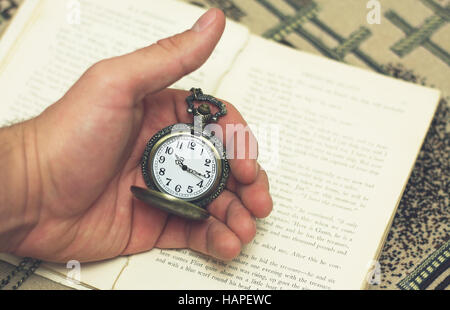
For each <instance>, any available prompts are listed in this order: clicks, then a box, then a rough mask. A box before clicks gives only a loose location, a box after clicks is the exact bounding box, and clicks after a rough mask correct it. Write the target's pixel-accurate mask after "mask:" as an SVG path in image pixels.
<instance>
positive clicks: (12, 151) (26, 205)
mask: <svg viewBox="0 0 450 310" xmlns="http://www.w3.org/2000/svg"><path fill="white" fill-rule="evenodd" d="M34 123H35V120H30V121H27V122H23V123H19V124H16V125H13V126H11V127H7V128H1V129H0V171H2V173H1V178H0V252H9V253H12V252H14V251H15V249H16V248H17V247H19V245H20V244H21V242H22V241H23V240H24V239H25V238H26V237H27V235H28V233H29V232H30V231H31V230H32V229H33V228H34V227H35V225H36V224H37V222H38V219H39V208H40V205H39V200H40V198H39V197H40V187H41V182H40V173H39V165H38V156H37V152H36V143H35V142H36V139H35V136H36V130H35V127H34Z"/></svg>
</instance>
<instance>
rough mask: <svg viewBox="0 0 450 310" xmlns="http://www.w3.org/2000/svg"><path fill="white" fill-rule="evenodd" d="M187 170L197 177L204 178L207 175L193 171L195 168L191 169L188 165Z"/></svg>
mask: <svg viewBox="0 0 450 310" xmlns="http://www.w3.org/2000/svg"><path fill="white" fill-rule="evenodd" d="M187 172H189V173H192V174H194V175H196V176H198V177H202V178H206V177H207V176H206V175H204V174H201V173H200V172H197V171H195V170H193V169H191V168H189V167H188V168H187Z"/></svg>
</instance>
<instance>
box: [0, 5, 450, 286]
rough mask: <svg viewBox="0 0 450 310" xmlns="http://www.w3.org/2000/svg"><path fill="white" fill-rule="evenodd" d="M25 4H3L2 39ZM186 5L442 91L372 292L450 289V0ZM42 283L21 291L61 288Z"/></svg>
mask: <svg viewBox="0 0 450 310" xmlns="http://www.w3.org/2000/svg"><path fill="white" fill-rule="evenodd" d="M21 1H22V0H0V11H1V15H0V33H1V31H2V30H3V29H4V28H5V27H6V26H7V23H8V20H9V19H10V18H11V16H12V15H13V14H14V12H15V10H16V8H17V6H18V5H19V4H20V2H21ZM148 1H152V0H148ZM183 1H185V2H190V3H193V4H196V5H200V6H203V7H212V6H214V7H219V8H221V9H222V10H223V11H224V12H225V13H226V15H227V16H228V17H230V18H231V19H233V20H235V21H238V22H241V23H243V24H245V25H246V26H247V27H249V29H250V30H251V31H252V32H253V33H255V34H258V35H262V36H264V37H266V38H269V39H272V40H275V41H278V42H280V43H282V44H285V45H288V46H290V47H293V48H296V49H299V50H304V51H308V52H312V53H316V54H321V55H324V56H326V57H330V58H333V59H335V60H338V61H342V62H345V63H348V64H351V65H355V66H359V67H363V68H366V69H369V70H374V71H377V72H380V73H382V74H386V75H391V76H394V77H397V78H400V79H405V80H408V81H412V82H414V83H420V84H424V85H428V86H432V87H436V88H438V89H440V90H441V91H442V93H443V97H442V100H441V102H440V105H439V108H438V111H437V113H436V115H435V117H434V120H433V123H432V126H431V128H430V130H429V132H428V135H427V137H426V140H425V143H424V144H423V146H422V149H421V151H420V154H419V157H418V159H417V162H416V164H415V166H414V170H413V172H412V174H411V177H410V179H409V181H408V185H407V187H406V190H405V192H404V195H403V197H402V199H401V202H400V205H399V208H398V211H397V214H396V216H395V219H394V222H393V225H392V227H391V230H390V232H389V235H388V238H387V241H386V244H385V245H384V248H383V250H382V253H381V256H380V258H379V265H380V267H381V282H380V283H379V284H377V285H372V286H371V288H373V289H377V288H384V289H386V288H388V289H398V288H400V289H445V288H447V289H448V288H450V286H449V284H450V268H449V267H450V241H449V228H450V227H449V222H450V221H449V220H450V207H449V200H450V197H449V196H450V195H449V193H450V159H449V154H450V134H449V133H450V117H449V109H450V103H449V102H450V97H449V95H450V23H449V21H450V0H402V1H396V0H358V1H355V0H339V1H335V0H245V1H237V0H196V1H192V0H183ZM378 8H379V9H380V10H379V12H380V14H377V12H378ZM374 22H375V23H374ZM378 22H379V23H378ZM0 267H1V266H0ZM0 271H1V270H0ZM0 274H1V272H0ZM39 280H40V281H43V280H42V279H38V277H37V276H34V278H32V279H31V280H30V283H29V284H28V283H26V284H25V285H24V286H23V288H34V287H36V288H42V287H49V288H50V287H51V288H55V286H54V285H53V286H46V285H42V284H39V283H43V282H39Z"/></svg>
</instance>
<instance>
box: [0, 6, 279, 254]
mask: <svg viewBox="0 0 450 310" xmlns="http://www.w3.org/2000/svg"><path fill="white" fill-rule="evenodd" d="M224 25H225V18H224V16H223V13H222V12H221V11H220V10H217V9H212V10H210V11H209V12H208V13H207V14H206V15H204V16H203V17H202V18H201V19H200V20H199V21H198V22H197V23H196V25H195V26H194V27H193V28H192V29H191V30H188V31H186V32H184V33H182V34H179V35H176V36H174V37H171V38H168V39H164V40H161V41H159V42H158V43H156V44H154V45H152V46H150V47H147V48H144V49H141V50H138V51H136V52H134V53H131V54H128V55H125V56H121V57H116V58H112V59H108V60H104V61H101V62H99V63H97V64H95V65H94V66H92V67H91V68H90V69H89V70H87V71H86V73H85V74H84V75H83V76H82V77H81V78H80V79H79V80H78V81H77V82H76V84H74V85H73V87H72V88H71V89H70V90H69V91H68V92H67V93H66V94H65V95H64V97H63V98H61V99H60V100H59V101H58V102H57V103H55V104H53V105H52V106H50V107H49V108H48V109H47V110H46V111H45V112H44V113H42V114H41V115H40V116H38V117H37V118H35V119H32V120H30V121H28V122H26V123H23V124H21V128H22V129H21V132H23V141H25V143H26V146H25V154H26V155H25V158H26V160H25V162H26V167H27V169H26V173H27V176H28V179H27V180H28V181H27V184H28V186H27V189H26V192H27V198H26V199H25V200H24V201H25V204H24V205H23V206H21V210H23V212H25V215H23V216H22V217H23V218H26V219H27V223H28V224H27V225H25V226H24V227H25V228H24V229H25V230H24V229H22V231H21V232H20V233H19V234H18V235H20V236H21V237H20V238H19V239H17V238H16V239H15V240H17V241H16V242H14V243H11V244H9V245H5V244H3V245H2V244H1V243H2V241H1V240H2V239H1V238H0V250H4V249H7V250H8V251H9V252H11V253H14V254H17V255H20V256H31V257H35V258H40V259H43V260H47V261H54V262H67V261H69V260H72V259H76V260H79V261H82V262H86V261H97V260H102V259H107V258H112V257H116V256H119V255H127V254H132V253H137V252H143V251H147V250H150V249H152V248H154V247H157V248H191V249H193V250H196V251H199V252H202V253H205V254H207V255H211V256H214V257H217V258H219V259H224V260H229V259H232V258H234V257H235V256H237V255H238V254H239V252H240V250H241V246H242V245H243V244H246V243H248V242H250V241H251V240H252V239H253V238H254V236H255V232H256V225H255V221H254V217H257V218H261V217H265V216H267V215H268V214H269V213H270V211H271V209H272V200H271V198H270V195H269V191H268V189H269V187H268V180H267V175H266V174H265V172H264V171H263V170H262V169H260V167H259V165H258V164H257V163H256V160H254V159H231V160H230V166H231V172H232V175H231V176H230V179H229V182H228V185H227V189H226V190H225V191H224V192H223V193H222V194H221V195H220V196H219V197H218V198H217V199H216V200H214V201H213V202H212V203H211V204H210V205H209V206H208V210H209V212H210V213H211V214H212V216H211V217H210V218H209V219H208V220H206V221H204V222H192V221H187V220H184V219H181V218H178V217H174V216H170V215H168V214H167V213H165V212H163V211H161V210H159V209H157V208H154V207H150V206H148V205H145V204H143V203H142V202H140V201H137V200H135V199H133V198H132V194H131V192H130V186H131V185H137V186H141V187H145V183H144V180H143V178H142V174H141V170H140V166H139V163H140V160H141V156H142V153H143V151H144V148H145V145H146V142H147V141H148V139H149V138H151V137H152V136H153V135H154V134H155V133H156V132H157V131H159V130H160V129H162V128H164V127H166V126H168V125H171V124H174V123H187V122H189V121H190V119H189V115H188V114H187V113H186V106H185V101H184V100H185V98H186V97H187V96H188V92H184V91H178V90H173V89H166V87H168V86H169V85H171V84H173V83H174V82H175V81H177V80H178V79H180V78H181V77H183V76H184V75H186V74H188V73H190V72H192V71H194V70H196V69H197V68H198V67H200V66H201V65H202V64H203V63H204V62H205V61H206V59H207V58H208V57H209V56H210V54H211V52H212V51H213V49H214V47H215V46H216V44H217V42H218V41H219V39H220V37H221V35H222V32H223V30H224ZM226 104H227V109H228V115H227V116H226V117H223V118H222V119H221V120H220V121H219V125H221V126H225V124H227V123H242V124H244V126H245V125H246V124H245V121H244V120H243V118H242V117H241V115H240V114H239V112H238V111H237V110H236V109H235V108H233V107H232V105H230V104H228V103H226ZM225 140H226V142H225V144H226V145H227V144H229V143H234V140H233V139H232V137H225ZM19 186H20V185H19ZM0 193H1V191H0ZM16 236H17V234H16Z"/></svg>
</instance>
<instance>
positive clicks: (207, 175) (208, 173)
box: [205, 171, 211, 179]
mask: <svg viewBox="0 0 450 310" xmlns="http://www.w3.org/2000/svg"><path fill="white" fill-rule="evenodd" d="M210 177H211V171H206V175H205V178H207V179H209V178H210Z"/></svg>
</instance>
